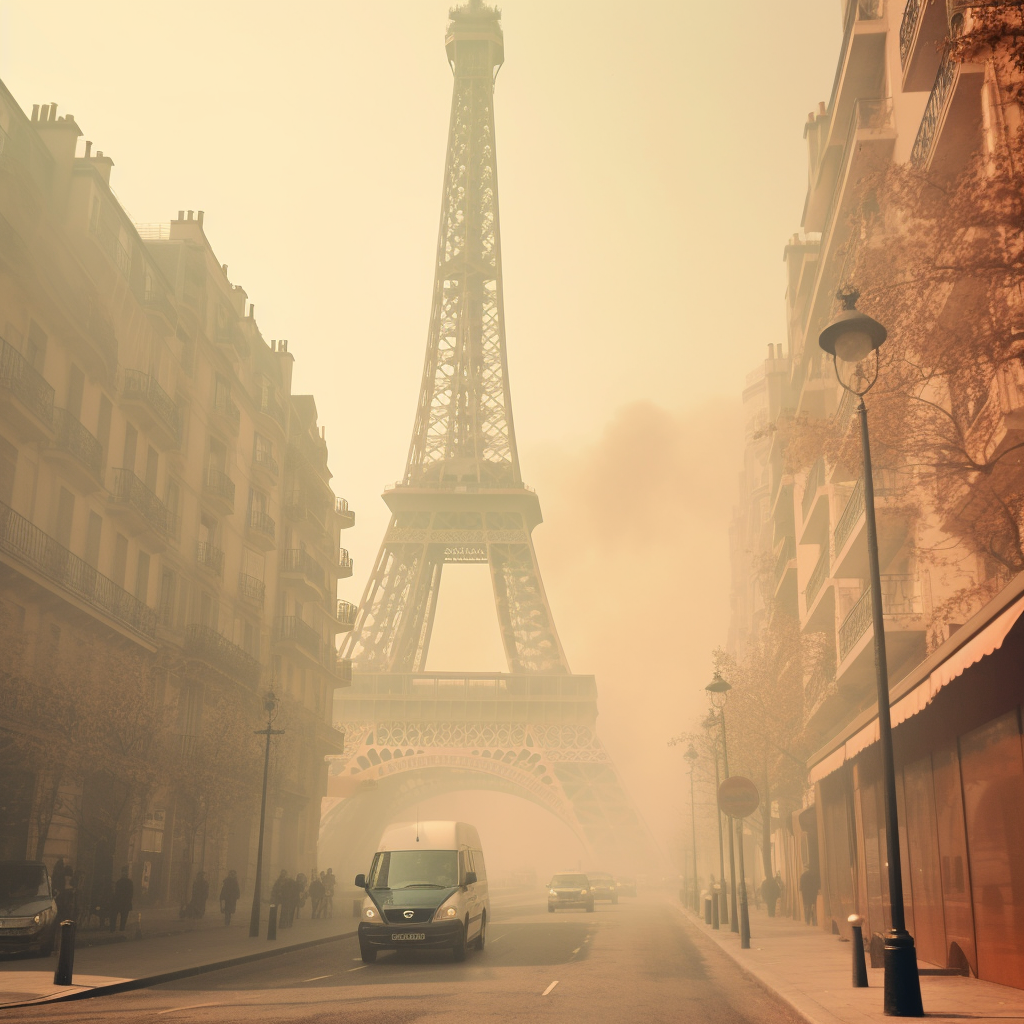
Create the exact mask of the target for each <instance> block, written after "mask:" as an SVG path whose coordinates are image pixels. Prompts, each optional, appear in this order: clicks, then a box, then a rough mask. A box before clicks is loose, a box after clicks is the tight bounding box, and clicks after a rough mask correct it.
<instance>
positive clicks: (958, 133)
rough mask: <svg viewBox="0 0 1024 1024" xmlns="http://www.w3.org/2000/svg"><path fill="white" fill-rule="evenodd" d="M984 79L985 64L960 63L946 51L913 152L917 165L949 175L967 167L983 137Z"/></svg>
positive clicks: (937, 72) (914, 163)
mask: <svg viewBox="0 0 1024 1024" xmlns="http://www.w3.org/2000/svg"><path fill="white" fill-rule="evenodd" d="M984 81H985V65H984V64H967V63H960V62H958V61H955V60H953V59H952V58H951V57H950V54H949V51H948V50H946V52H945V53H943V55H942V60H941V61H940V62H939V67H938V70H937V71H936V73H935V81H934V83H933V84H932V91H931V95H930V96H929V97H928V104H927V106H926V107H925V108H924V114H923V115H922V116H921V125H920V127H919V128H918V130H917V137H916V138H915V139H914V148H913V149H912V150H911V152H910V162H911V163H912V164H913V165H914V166H915V167H917V168H919V169H921V170H934V171H936V172H938V173H940V174H943V175H949V176H952V175H955V174H956V173H958V172H959V171H961V170H963V167H964V163H965V162H966V160H967V159H968V158H969V156H970V155H971V154H972V153H974V152H976V151H977V149H978V146H979V143H980V141H981V124H982V110H981V88H982V85H983V84H984Z"/></svg>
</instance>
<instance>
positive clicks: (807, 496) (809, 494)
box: [800, 459, 825, 522]
mask: <svg viewBox="0 0 1024 1024" xmlns="http://www.w3.org/2000/svg"><path fill="white" fill-rule="evenodd" d="M824 481H825V460H824V459H818V461H817V462H815V464H814V465H813V466H812V467H811V471H810V473H808V474H807V484H806V485H805V487H804V496H803V500H802V501H801V503H800V509H801V512H802V513H803V519H804V521H805V522H806V520H807V514H808V513H809V512H810V511H811V505H812V504H813V503H814V496H815V495H816V494H817V493H818V488H819V487H820V486H821V485H822V484H823V483H824Z"/></svg>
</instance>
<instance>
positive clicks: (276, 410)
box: [257, 390, 288, 432]
mask: <svg viewBox="0 0 1024 1024" xmlns="http://www.w3.org/2000/svg"><path fill="white" fill-rule="evenodd" d="M257 404H258V405H259V409H260V413H261V414H262V415H263V416H265V417H266V418H267V419H268V420H269V421H270V422H271V423H274V424H276V425H277V427H278V428H279V429H280V430H281V431H282V432H284V431H286V430H287V429H288V417H287V416H286V415H285V411H284V407H283V406H282V405H281V403H280V402H279V401H278V400H277V399H276V398H275V397H274V396H273V395H272V394H270V392H269V391H266V390H264V391H261V392H260V395H259V400H258V402H257Z"/></svg>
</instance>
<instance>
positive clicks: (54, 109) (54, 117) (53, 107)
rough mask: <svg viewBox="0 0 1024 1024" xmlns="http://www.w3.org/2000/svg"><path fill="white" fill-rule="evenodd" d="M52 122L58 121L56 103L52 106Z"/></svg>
mask: <svg viewBox="0 0 1024 1024" xmlns="http://www.w3.org/2000/svg"><path fill="white" fill-rule="evenodd" d="M50 120H51V121H56V120H57V104H56V103H51V104H50Z"/></svg>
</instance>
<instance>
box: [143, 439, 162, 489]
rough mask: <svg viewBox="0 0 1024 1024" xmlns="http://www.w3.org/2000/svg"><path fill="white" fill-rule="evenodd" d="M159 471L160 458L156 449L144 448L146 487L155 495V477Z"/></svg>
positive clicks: (150, 446) (151, 447)
mask: <svg viewBox="0 0 1024 1024" xmlns="http://www.w3.org/2000/svg"><path fill="white" fill-rule="evenodd" d="M159 469H160V456H159V455H157V453H156V449H155V448H154V447H153V446H152V445H149V446H147V448H146V486H147V487H148V488H149V489H150V490H151V491H152V492H153V493H154V494H155V493H156V475H157V473H158V472H159Z"/></svg>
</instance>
